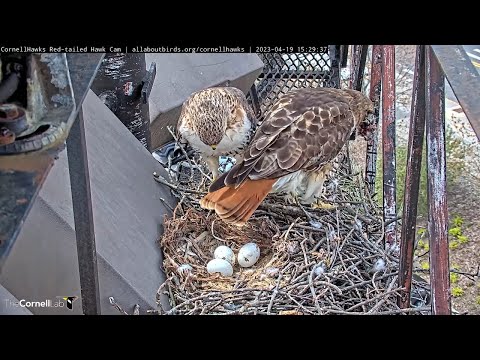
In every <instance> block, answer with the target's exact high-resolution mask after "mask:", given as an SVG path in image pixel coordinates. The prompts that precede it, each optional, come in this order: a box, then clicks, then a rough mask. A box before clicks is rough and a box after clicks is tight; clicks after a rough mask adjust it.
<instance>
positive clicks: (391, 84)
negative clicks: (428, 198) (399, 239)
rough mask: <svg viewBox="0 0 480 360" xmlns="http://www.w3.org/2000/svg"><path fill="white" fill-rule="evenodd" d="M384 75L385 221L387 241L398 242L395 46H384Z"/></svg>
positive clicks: (389, 242) (390, 242)
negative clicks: (386, 223)
mask: <svg viewBox="0 0 480 360" xmlns="http://www.w3.org/2000/svg"><path fill="white" fill-rule="evenodd" d="M382 63H383V74H382V120H383V121H382V123H383V124H382V141H383V219H384V221H385V222H390V223H389V224H388V225H387V226H386V227H385V241H386V243H388V244H393V243H394V242H395V240H396V228H397V223H396V221H395V220H394V219H396V217H397V215H396V213H397V207H396V194H395V185H396V181H395V175H396V172H395V46H394V45H384V46H383V58H382Z"/></svg>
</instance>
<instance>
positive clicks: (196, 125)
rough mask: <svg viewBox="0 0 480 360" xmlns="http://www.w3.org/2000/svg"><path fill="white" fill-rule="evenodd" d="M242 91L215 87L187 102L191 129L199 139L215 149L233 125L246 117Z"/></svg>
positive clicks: (194, 95) (197, 94)
mask: <svg viewBox="0 0 480 360" xmlns="http://www.w3.org/2000/svg"><path fill="white" fill-rule="evenodd" d="M242 97H245V95H244V94H243V92H241V90H239V89H236V88H231V87H213V88H208V89H204V90H201V91H198V92H196V93H194V94H192V96H191V97H190V98H189V99H188V100H187V101H186V103H185V105H184V107H185V109H187V112H188V117H189V119H190V121H191V127H192V128H193V129H194V130H195V133H196V134H197V135H198V137H199V139H200V140H201V141H202V142H203V143H204V144H206V145H208V146H210V147H212V149H215V148H216V146H217V145H218V144H219V143H220V142H221V141H222V139H223V137H224V136H225V132H226V130H227V129H228V128H229V127H230V125H231V124H235V123H236V122H237V121H238V120H240V119H242V118H243V117H244V116H245V111H244V109H243V106H242Z"/></svg>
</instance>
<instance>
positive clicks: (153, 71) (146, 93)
mask: <svg viewBox="0 0 480 360" xmlns="http://www.w3.org/2000/svg"><path fill="white" fill-rule="evenodd" d="M156 75H157V64H156V63H154V62H152V64H151V65H150V69H149V70H148V71H147V74H146V75H145V77H144V78H143V80H142V102H143V103H144V104H146V103H147V102H148V98H149V97H150V92H151V91H152V87H153V83H154V81H155V76H156Z"/></svg>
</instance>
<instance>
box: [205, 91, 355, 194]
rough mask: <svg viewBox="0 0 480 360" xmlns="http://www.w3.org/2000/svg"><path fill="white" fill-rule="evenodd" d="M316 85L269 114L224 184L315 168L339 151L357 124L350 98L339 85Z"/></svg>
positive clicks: (287, 97)
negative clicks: (324, 88)
mask: <svg viewBox="0 0 480 360" xmlns="http://www.w3.org/2000/svg"><path fill="white" fill-rule="evenodd" d="M312 90H313V91H311V92H309V91H305V90H304V91H303V92H301V93H297V92H295V91H293V92H291V93H289V94H287V95H285V96H284V97H283V98H282V99H281V100H280V101H279V102H278V103H277V104H276V105H275V106H274V107H273V108H272V109H271V110H270V111H268V112H267V113H266V115H265V121H264V122H263V124H262V125H261V126H260V127H259V128H258V129H257V132H256V134H255V136H254V138H253V139H252V141H251V143H250V146H249V147H248V148H247V150H246V152H245V154H244V161H243V162H242V163H240V164H238V165H236V166H235V167H233V168H232V169H231V170H230V171H229V173H228V174H227V176H226V177H225V181H224V184H225V185H227V186H235V187H238V186H239V185H240V184H241V183H242V182H243V181H244V180H245V179H246V178H247V177H248V178H249V179H251V180H260V179H277V178H280V177H282V176H285V175H288V174H290V173H292V172H296V171H298V170H313V169H316V168H319V167H321V166H323V165H324V164H326V163H327V162H329V161H331V160H333V159H334V158H335V156H337V154H338V152H339V151H340V150H341V148H342V147H343V146H344V145H345V143H346V141H347V140H348V138H349V137H350V135H351V133H352V131H353V130H354V127H355V123H356V121H355V119H354V114H353V112H352V110H351V109H350V107H349V103H348V102H349V100H352V99H350V98H349V97H348V95H346V94H342V93H339V92H338V90H337V91H335V90H336V89H331V90H334V91H324V92H316V91H315V89H312ZM328 90H330V89H328ZM219 180H220V179H219ZM211 190H213V189H211Z"/></svg>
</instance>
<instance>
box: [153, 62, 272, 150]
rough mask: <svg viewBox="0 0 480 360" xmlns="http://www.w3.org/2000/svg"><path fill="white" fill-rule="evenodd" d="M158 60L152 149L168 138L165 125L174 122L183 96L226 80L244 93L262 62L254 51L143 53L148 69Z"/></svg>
mask: <svg viewBox="0 0 480 360" xmlns="http://www.w3.org/2000/svg"><path fill="white" fill-rule="evenodd" d="M152 62H156V64H157V76H156V79H155V83H154V85H153V88H152V92H151V94H150V120H151V124H152V127H151V132H152V149H155V148H158V147H160V146H161V145H163V144H164V143H166V142H167V141H169V140H171V136H170V134H169V133H168V131H167V129H166V126H169V125H171V126H174V125H175V124H176V123H177V120H178V117H179V115H180V110H181V106H182V104H183V102H184V101H185V99H186V98H187V97H188V96H190V94H192V93H193V92H195V91H198V90H201V89H204V88H207V87H212V86H219V85H222V84H225V82H226V81H227V80H229V81H230V85H231V86H235V87H238V88H239V89H241V90H242V91H243V92H244V93H245V94H246V93H247V92H248V91H249V90H250V87H251V86H252V84H253V82H254V81H255V79H256V78H257V77H258V75H259V74H260V73H261V71H262V68H263V62H262V60H260V58H259V57H258V55H256V54H239V53H235V54H157V53H153V54H152V53H149V54H146V65H147V69H148V68H149V67H150V64H151V63H152Z"/></svg>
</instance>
